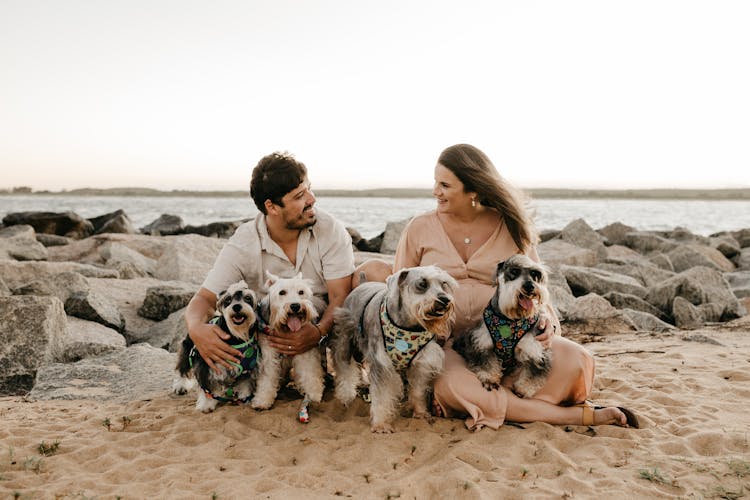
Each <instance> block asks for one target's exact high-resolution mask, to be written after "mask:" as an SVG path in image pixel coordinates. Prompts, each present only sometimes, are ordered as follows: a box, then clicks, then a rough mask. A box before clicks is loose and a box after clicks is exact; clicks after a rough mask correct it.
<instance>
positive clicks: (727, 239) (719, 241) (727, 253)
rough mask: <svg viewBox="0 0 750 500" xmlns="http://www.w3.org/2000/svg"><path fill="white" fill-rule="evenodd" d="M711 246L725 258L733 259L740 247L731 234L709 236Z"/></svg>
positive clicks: (738, 252) (740, 249)
mask: <svg viewBox="0 0 750 500" xmlns="http://www.w3.org/2000/svg"><path fill="white" fill-rule="evenodd" d="M710 244H711V247H713V248H715V249H716V250H718V251H719V252H721V254H722V255H723V256H724V257H726V258H727V259H730V260H731V259H733V258H735V257H736V256H738V255H739V254H740V252H741V251H742V247H741V246H740V243H739V242H738V241H737V240H736V239H735V238H734V237H733V236H731V235H729V234H725V235H722V236H713V237H711V243H710Z"/></svg>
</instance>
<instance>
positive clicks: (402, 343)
mask: <svg viewBox="0 0 750 500" xmlns="http://www.w3.org/2000/svg"><path fill="white" fill-rule="evenodd" d="M385 303H386V299H385V298H383V301H382V302H381V303H380V327H381V329H382V330H383V342H384V343H385V352H387V353H388V356H390V358H391V362H392V363H393V366H394V367H395V368H396V370H398V371H403V370H406V369H407V368H408V367H409V365H410V364H411V362H412V360H413V359H414V356H416V355H417V354H418V353H419V351H421V350H422V348H423V347H424V346H426V345H427V344H428V343H429V342H430V341H431V340H433V339H434V338H435V334H434V333H432V332H429V331H427V330H418V331H414V332H412V331H409V330H405V329H403V328H400V327H398V326H396V325H395V324H394V323H393V321H391V318H389V317H388V312H387V311H386V308H385Z"/></svg>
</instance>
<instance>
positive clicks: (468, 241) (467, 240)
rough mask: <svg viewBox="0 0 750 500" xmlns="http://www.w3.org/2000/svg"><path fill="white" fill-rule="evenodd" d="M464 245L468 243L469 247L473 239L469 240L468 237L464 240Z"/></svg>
mask: <svg viewBox="0 0 750 500" xmlns="http://www.w3.org/2000/svg"><path fill="white" fill-rule="evenodd" d="M464 243H466V244H467V245H468V244H470V243H471V238H469V237H468V236H467V237H466V238H464Z"/></svg>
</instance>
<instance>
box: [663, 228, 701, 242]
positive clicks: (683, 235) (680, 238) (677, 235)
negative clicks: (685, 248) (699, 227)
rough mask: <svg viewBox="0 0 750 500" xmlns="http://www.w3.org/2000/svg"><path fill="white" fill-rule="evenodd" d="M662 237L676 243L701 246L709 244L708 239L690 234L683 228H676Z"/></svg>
mask: <svg viewBox="0 0 750 500" xmlns="http://www.w3.org/2000/svg"><path fill="white" fill-rule="evenodd" d="M664 236H665V237H666V238H668V239H670V240H673V241H676V242H678V243H694V244H698V245H703V246H707V245H708V244H709V239H708V238H706V237H705V236H700V235H697V234H693V233H692V232H690V230H688V229H686V228H684V227H676V228H674V229H673V230H672V231H669V232H667V233H666V234H665V235H664Z"/></svg>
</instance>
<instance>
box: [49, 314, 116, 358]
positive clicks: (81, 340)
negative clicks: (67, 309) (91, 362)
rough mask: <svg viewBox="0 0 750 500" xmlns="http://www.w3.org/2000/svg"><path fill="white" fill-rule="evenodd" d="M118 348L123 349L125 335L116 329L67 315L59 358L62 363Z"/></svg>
mask: <svg viewBox="0 0 750 500" xmlns="http://www.w3.org/2000/svg"><path fill="white" fill-rule="evenodd" d="M118 349H125V337H123V336H122V335H120V333H118V332H117V331H115V330H113V329H111V328H107V327H106V326H104V325H100V324H99V323H95V322H93V321H86V320H83V319H79V318H76V317H73V316H68V327H67V332H66V335H65V339H64V347H63V352H62V356H61V358H62V359H61V360H60V361H62V362H63V363H72V362H75V361H78V360H80V359H83V358H91V357H94V356H99V355H101V354H106V353H108V352H112V351H116V350H118Z"/></svg>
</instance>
